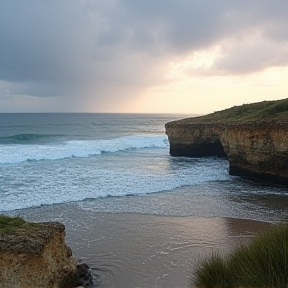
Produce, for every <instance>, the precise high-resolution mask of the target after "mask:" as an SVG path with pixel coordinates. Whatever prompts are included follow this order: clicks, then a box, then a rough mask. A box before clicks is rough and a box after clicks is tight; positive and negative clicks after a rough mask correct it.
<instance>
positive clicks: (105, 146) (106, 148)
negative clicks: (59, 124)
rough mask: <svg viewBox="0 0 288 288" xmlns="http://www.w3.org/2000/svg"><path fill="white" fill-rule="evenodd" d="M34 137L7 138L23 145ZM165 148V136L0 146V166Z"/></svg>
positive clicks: (166, 142) (31, 135) (24, 135)
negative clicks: (131, 150)
mask: <svg viewBox="0 0 288 288" xmlns="http://www.w3.org/2000/svg"><path fill="white" fill-rule="evenodd" d="M37 135H38V136H39V137H42V136H43V135H39V134H23V135H15V136H11V137H12V138H13V139H14V140H15V139H16V140H17V139H18V140H17V141H20V142H21V141H22V142H23V141H27V140H25V139H30V140H31V138H37V137H38V136H37ZM9 138H10V137H9ZM2 140H3V138H2ZM2 143H3V142H2ZM168 146H169V142H168V139H167V136H166V135H151V136H149V135H148V136H147V135H145V136H140V135H138V136H125V137H119V138H115V139H109V140H71V141H66V142H58V143H57V142H54V143H49V144H25V145H21V144H9V145H7V144H0V163H1V164H8V163H20V162H24V161H37V160H58V159H64V158H71V157H77V158H78V157H90V156H94V155H99V154H103V153H115V152H118V151H127V150H130V149H144V148H166V147H168Z"/></svg>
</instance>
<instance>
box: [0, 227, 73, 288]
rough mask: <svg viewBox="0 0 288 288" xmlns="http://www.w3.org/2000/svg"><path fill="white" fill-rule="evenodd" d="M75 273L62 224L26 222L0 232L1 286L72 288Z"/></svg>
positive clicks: (9, 287) (6, 287)
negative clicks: (9, 230) (13, 228)
mask: <svg viewBox="0 0 288 288" xmlns="http://www.w3.org/2000/svg"><path fill="white" fill-rule="evenodd" d="M76 274H77V264H76V261H75V260H74V259H73V258H72V252H71V249H70V248H69V247H68V246H67V245H66V244H65V227H64V225H63V224H60V223H37V224H35V225H34V224H31V223H25V224H24V225H22V226H21V227H19V228H17V229H15V231H12V232H8V233H0V288H12V287H13V288H36V287H37V288H44V287H45V288H48V287H49V288H70V287H75V283H76V282H77V279H76V278H75V277H77V276H76ZM75 281H76V282H75Z"/></svg>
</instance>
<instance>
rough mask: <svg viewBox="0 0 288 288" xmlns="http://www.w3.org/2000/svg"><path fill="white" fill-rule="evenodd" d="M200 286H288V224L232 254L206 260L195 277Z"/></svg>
mask: <svg viewBox="0 0 288 288" xmlns="http://www.w3.org/2000/svg"><path fill="white" fill-rule="evenodd" d="M191 284H192V285H196V286H197V287H209V288H210V287H217V288H220V287H240V286H241V287H266V288H267V287H277V288H284V287H285V288H287V287H288V224H281V225H279V226H277V227H274V228H271V229H269V230H267V231H266V232H263V233H261V234H259V235H258V236H256V237H255V238H254V239H253V241H252V242H251V244H250V245H247V246H244V245H241V246H239V247H238V248H236V249H235V250H234V251H233V252H232V253H231V254H230V255H229V256H227V257H225V258H224V257H221V256H220V255H218V254H215V253H214V254H213V255H212V256H211V258H209V259H204V260H202V261H201V262H200V263H199V264H198V266H197V267H196V271H195V278H194V279H193V280H192V281H191Z"/></svg>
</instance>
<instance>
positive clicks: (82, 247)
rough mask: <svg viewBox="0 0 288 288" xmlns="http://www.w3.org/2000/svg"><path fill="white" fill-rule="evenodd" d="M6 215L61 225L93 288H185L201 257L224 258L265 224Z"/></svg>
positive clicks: (27, 212)
mask: <svg viewBox="0 0 288 288" xmlns="http://www.w3.org/2000/svg"><path fill="white" fill-rule="evenodd" d="M178 192H179V191H178ZM130 197H133V196H130ZM130 197H128V198H130ZM110 201H112V202H114V201H116V202H117V199H113V198H112V199H110ZM128 201H129V200H128ZM12 214H17V215H21V216H23V217H24V218H25V219H27V220H31V221H60V222H62V223H64V224H65V226H66V242H67V244H68V245H69V246H70V247H71V248H72V251H73V255H74V257H75V258H76V259H77V260H78V261H80V262H84V263H87V264H88V265H89V267H90V268H91V270H92V272H93V275H94V286H93V287H103V288H104V287H105V288H123V287H125V288H136V287H139V288H151V287H155V288H164V287H165V288H187V287H190V284H189V279H191V277H193V269H194V268H195V265H196V264H197V263H199V261H200V260H201V259H202V258H204V257H205V256H208V255H211V253H212V252H213V251H214V252H219V253H221V254H224V255H225V254H227V253H229V251H231V249H233V247H235V246H236V245H238V244H239V243H243V242H244V243H246V242H249V241H250V240H251V239H252V238H253V236H254V235H255V233H258V232H260V231H262V230H264V229H267V228H268V227H269V226H270V225H271V222H270V223H269V222H261V221H255V220H249V219H239V218H226V217H195V216H163V215H162V216H161V215H152V214H150V215H149V214H140V213H125V212H122V213H103V212H97V211H93V209H83V207H80V206H79V205H78V204H77V203H74V204H73V203H70V204H57V205H45V206H42V207H35V208H29V209H23V210H18V211H16V212H13V213H12Z"/></svg>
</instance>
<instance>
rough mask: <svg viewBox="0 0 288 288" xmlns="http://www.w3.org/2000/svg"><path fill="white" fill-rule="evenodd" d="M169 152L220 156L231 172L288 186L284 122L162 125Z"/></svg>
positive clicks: (287, 125)
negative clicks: (225, 160) (225, 158)
mask: <svg viewBox="0 0 288 288" xmlns="http://www.w3.org/2000/svg"><path fill="white" fill-rule="evenodd" d="M165 128H166V134H167V135H168V139H169V142H170V154H171V156H188V157H205V156H221V157H222V156H224V157H227V159H228V160H229V164H230V168H229V173H230V174H231V175H238V176H245V177H249V178H254V179H259V180H264V181H267V182H272V183H277V184H280V185H285V186H288V123H287V122H286V121H261V122H260V121H259V122H244V123H231V124H229V123H221V122H218V123H217V122H216V123H211V122H210V123H209V122H207V123H201V122H193V121H191V122H189V121H187V119H185V120H179V121H173V122H169V123H167V124H166V125H165Z"/></svg>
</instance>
